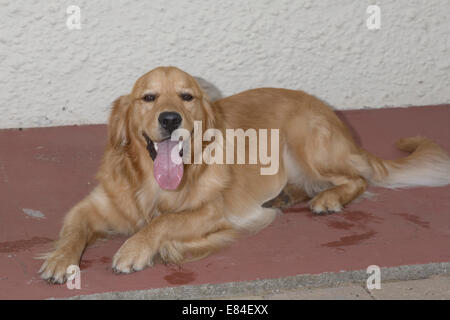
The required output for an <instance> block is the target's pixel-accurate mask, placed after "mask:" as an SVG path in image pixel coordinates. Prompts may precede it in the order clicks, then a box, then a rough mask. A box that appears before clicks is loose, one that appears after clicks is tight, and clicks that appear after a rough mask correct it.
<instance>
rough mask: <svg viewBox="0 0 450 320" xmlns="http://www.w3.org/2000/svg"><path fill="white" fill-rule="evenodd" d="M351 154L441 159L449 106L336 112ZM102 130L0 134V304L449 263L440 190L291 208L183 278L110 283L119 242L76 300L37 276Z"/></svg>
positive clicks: (447, 204)
mask: <svg viewBox="0 0 450 320" xmlns="http://www.w3.org/2000/svg"><path fill="white" fill-rule="evenodd" d="M341 115H342V117H343V118H344V120H345V121H346V122H347V123H348V124H350V126H351V127H352V128H353V129H354V132H355V133H356V135H357V136H358V139H359V141H360V142H361V144H362V145H363V146H364V147H365V148H366V149H368V150H369V151H371V152H373V153H375V154H376V155H378V156H381V157H384V158H396V157H401V156H404V154H403V153H401V152H400V151H397V150H396V149H395V147H394V141H395V140H396V139H398V138H400V137H407V136H413V135H417V134H422V135H425V136H428V137H430V138H432V139H434V140H435V141H437V142H438V143H440V144H441V145H443V146H444V147H445V148H446V149H447V150H450V105H443V106H432V107H431V106H430V107H415V108H396V109H382V110H357V111H347V112H342V113H341ZM105 138H106V130H105V126H103V125H94V126H70V127H56V128H39V129H24V130H18V129H13V130H0V299H14V298H25V299H28V298H38V299H39V298H49V297H68V296H74V295H81V294H91V293H99V292H106V291H128V290H139V289H151V288H162V287H168V286H179V285H185V284H189V285H196V284H203V283H212V284H214V283H223V282H230V281H247V280H255V279H265V278H279V277H285V276H291V275H296V274H306V273H310V274H319V273H323V272H334V271H341V270H358V269H365V268H367V266H369V265H372V264H375V265H379V266H381V267H383V266H399V265H410V264H424V263H430V262H448V261H450V186H447V187H440V188H416V189H410V190H398V191H391V190H387V189H372V191H374V192H375V193H376V194H377V197H376V199H375V200H362V201H360V202H359V203H355V204H352V205H350V206H349V207H348V208H347V209H346V210H345V211H344V212H343V213H340V214H335V215H329V216H313V215H312V214H311V213H310V212H309V211H308V210H307V209H306V208H296V209H293V210H290V211H288V212H286V213H285V214H284V215H283V216H281V217H278V218H277V219H276V221H275V222H274V223H273V224H272V225H271V226H269V227H268V228H267V229H265V230H263V231H262V232H260V233H259V234H257V235H255V236H252V237H250V238H247V239H243V240H240V241H238V242H237V243H235V244H234V245H233V246H231V247H230V248H229V249H226V250H224V251H222V252H219V253H217V254H215V255H213V256H210V257H208V258H206V259H204V260H202V261H198V262H193V263H188V264H186V265H184V266H183V268H182V269H178V268H176V267H167V266H163V265H157V266H155V267H154V268H148V269H146V270H144V271H141V272H137V273H134V274H131V275H115V274H113V273H112V271H111V269H110V265H111V258H112V256H113V254H114V253H115V252H116V250H118V249H119V247H120V245H121V243H122V242H123V241H124V238H116V239H111V240H107V241H102V242H98V243H97V244H95V245H94V246H93V247H91V248H89V249H87V250H86V252H85V255H84V257H83V261H82V264H81V269H82V275H81V281H82V283H81V284H82V289H81V290H69V289H67V287H66V286H65V285H49V284H48V283H46V282H45V281H42V280H40V278H39V276H38V274H37V270H38V269H39V267H40V265H41V263H42V261H40V260H35V259H34V256H36V255H37V254H39V253H42V252H45V251H46V250H47V249H48V248H49V242H50V241H52V240H54V239H56V237H57V234H58V232H59V229H60V227H61V222H62V218H63V216H64V214H65V212H67V210H68V209H69V208H70V207H71V206H73V205H74V204H75V203H76V202H77V201H79V200H80V199H81V198H82V197H83V196H85V195H86V194H88V192H89V191H90V190H92V188H93V187H94V185H95V180H94V175H95V172H96V170H97V168H98V165H99V162H100V158H101V156H102V152H103V147H104V143H105Z"/></svg>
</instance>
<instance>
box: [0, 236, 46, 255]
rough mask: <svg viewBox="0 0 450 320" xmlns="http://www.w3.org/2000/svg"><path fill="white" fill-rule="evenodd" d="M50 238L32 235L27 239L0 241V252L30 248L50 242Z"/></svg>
mask: <svg viewBox="0 0 450 320" xmlns="http://www.w3.org/2000/svg"><path fill="white" fill-rule="evenodd" d="M52 241H53V240H52V239H49V238H45V237H33V238H31V239H28V240H16V241H5V242H0V253H10V252H18V251H23V250H28V249H31V248H32V247H34V246H37V245H40V244H44V243H49V242H52Z"/></svg>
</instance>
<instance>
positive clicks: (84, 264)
mask: <svg viewBox="0 0 450 320" xmlns="http://www.w3.org/2000/svg"><path fill="white" fill-rule="evenodd" d="M93 263H94V260H91V259H83V260H81V263H80V270H84V269H87V268H89V267H90V266H92V264H93Z"/></svg>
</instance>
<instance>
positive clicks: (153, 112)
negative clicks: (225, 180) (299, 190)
mask: <svg viewBox="0 0 450 320" xmlns="http://www.w3.org/2000/svg"><path fill="white" fill-rule="evenodd" d="M194 121H202V124H203V129H205V128H211V127H213V124H214V115H213V114H212V109H211V105H210V104H209V102H208V99H207V97H206V95H205V93H204V92H203V91H202V90H201V88H200V86H199V85H198V83H197V82H196V81H195V79H194V78H193V77H191V76H190V75H189V74H187V73H185V72H183V71H181V70H180V69H177V68H175V67H159V68H156V69H154V70H152V71H150V72H148V73H146V74H145V75H143V76H142V77H141V78H139V79H138V80H137V81H136V83H135V85H134V87H133V90H132V92H131V93H130V94H129V95H126V96H122V97H120V98H119V99H117V100H116V101H115V102H114V108H113V111H112V113H111V116H110V121H109V138H110V144H111V145H112V146H113V147H114V148H116V149H117V148H122V147H124V146H126V145H129V144H133V145H134V146H136V148H140V149H141V150H145V149H147V150H148V154H149V157H148V161H153V174H154V177H155V179H156V181H157V182H158V184H159V185H160V187H161V188H163V189H167V190H174V189H176V188H177V187H178V185H179V184H180V182H181V179H182V177H183V172H184V164H183V163H182V161H181V157H182V149H181V144H180V143H179V141H172V140H171V137H172V134H173V133H174V131H175V130H177V129H183V131H184V132H189V133H192V132H193V130H194ZM179 131H180V130H178V132H179ZM175 133H177V132H175Z"/></svg>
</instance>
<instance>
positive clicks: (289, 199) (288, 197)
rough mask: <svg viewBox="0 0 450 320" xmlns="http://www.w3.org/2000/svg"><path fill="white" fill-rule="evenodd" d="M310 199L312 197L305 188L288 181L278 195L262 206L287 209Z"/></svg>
mask: <svg viewBox="0 0 450 320" xmlns="http://www.w3.org/2000/svg"><path fill="white" fill-rule="evenodd" d="M309 199H310V198H309V196H308V194H307V193H306V191H305V190H304V189H302V188H301V187H299V186H297V185H295V184H293V183H287V184H286V186H285V187H284V188H283V190H281V192H280V194H279V195H278V196H276V197H275V198H273V199H272V200H269V201H267V202H265V203H263V205H262V206H263V207H264V208H278V209H282V210H285V209H289V208H291V207H292V206H294V205H296V204H298V203H300V202H303V201H306V200H309Z"/></svg>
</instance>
